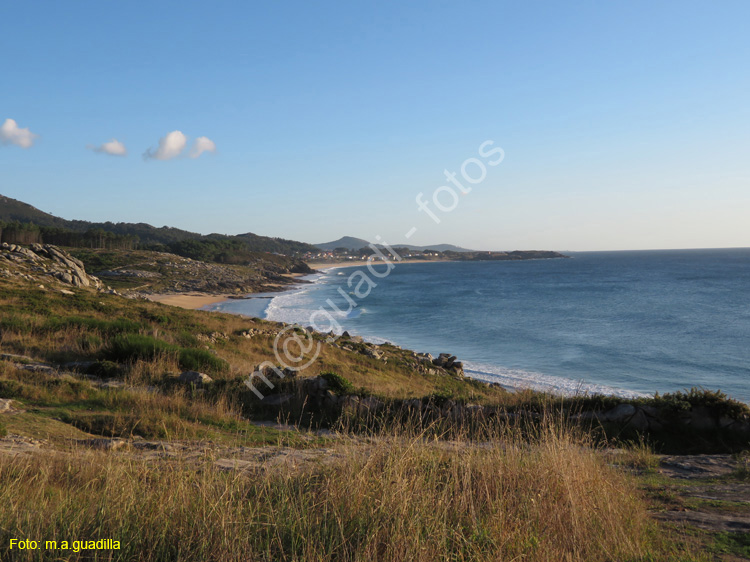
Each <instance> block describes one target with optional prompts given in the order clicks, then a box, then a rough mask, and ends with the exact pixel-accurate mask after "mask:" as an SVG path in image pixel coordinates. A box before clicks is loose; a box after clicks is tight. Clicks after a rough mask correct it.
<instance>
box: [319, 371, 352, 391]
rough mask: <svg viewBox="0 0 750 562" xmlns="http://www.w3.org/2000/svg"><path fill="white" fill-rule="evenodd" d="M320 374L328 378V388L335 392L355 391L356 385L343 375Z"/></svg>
mask: <svg viewBox="0 0 750 562" xmlns="http://www.w3.org/2000/svg"><path fill="white" fill-rule="evenodd" d="M320 376H321V377H322V378H324V379H325V380H326V382H327V383H328V388H329V389H330V390H331V392H333V393H334V394H338V395H343V394H351V393H352V392H353V391H354V385H353V384H352V383H350V382H349V381H348V380H346V379H345V378H344V377H342V376H341V375H338V374H336V373H320Z"/></svg>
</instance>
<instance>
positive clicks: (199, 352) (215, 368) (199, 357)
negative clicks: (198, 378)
mask: <svg viewBox="0 0 750 562" xmlns="http://www.w3.org/2000/svg"><path fill="white" fill-rule="evenodd" d="M180 367H182V368H183V369H186V370H188V371H208V372H211V373H222V372H225V371H227V370H228V369H229V364H228V363H227V362H226V361H224V360H223V359H219V358H218V357H216V356H215V355H214V354H213V353H211V352H210V351H207V350H205V349H192V348H185V349H181V350H180Z"/></svg>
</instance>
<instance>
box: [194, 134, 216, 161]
mask: <svg viewBox="0 0 750 562" xmlns="http://www.w3.org/2000/svg"><path fill="white" fill-rule="evenodd" d="M204 152H216V143H215V142H214V141H212V140H211V139H210V138H208V137H198V138H197V139H195V141H194V142H193V147H192V148H191V149H190V158H198V156H200V155H201V154H203V153H204Z"/></svg>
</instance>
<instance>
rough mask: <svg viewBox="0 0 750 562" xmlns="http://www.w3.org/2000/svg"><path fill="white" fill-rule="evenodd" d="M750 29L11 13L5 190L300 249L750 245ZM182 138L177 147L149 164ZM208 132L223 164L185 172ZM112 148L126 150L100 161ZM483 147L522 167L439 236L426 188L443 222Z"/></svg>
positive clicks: (470, 7) (342, 10)
mask: <svg viewBox="0 0 750 562" xmlns="http://www.w3.org/2000/svg"><path fill="white" fill-rule="evenodd" d="M748 21H750V4H748V3H747V2H739V1H738V2H732V1H721V2H690V1H687V2H686V1H681V2H638V1H629V2H577V3H574V4H571V3H560V2H497V1H495V2H452V3H450V2H409V3H404V2H316V3H312V2H284V3H281V2H267V3H251V2H222V1H216V2H211V3H207V2H203V3H197V2H184V1H183V2H148V3H147V2H135V1H134V2H118V3H114V2H87V1H77V2H65V3H63V2H36V1H33V0H30V1H26V2H5V3H3V4H2V5H0V76H1V77H2V78H1V79H0V125H2V124H3V123H4V122H5V123H6V125H7V122H6V120H7V119H12V120H14V122H15V126H14V127H11V128H8V127H6V128H5V129H3V131H5V132H4V133H2V132H0V140H4V142H2V143H0V193H2V194H4V195H7V196H10V197H14V198H17V199H21V200H24V201H27V202H29V203H31V204H33V205H35V206H37V207H39V208H41V209H43V210H45V211H48V212H51V213H54V214H56V215H60V216H63V217H66V218H78V219H87V220H96V221H99V220H112V221H129V222H149V223H151V224H154V225H156V226H162V225H170V226H177V227H180V228H185V229H188V230H193V231H197V232H203V233H208V232H222V233H228V234H234V233H241V232H248V231H250V232H255V233H258V234H263V235H270V236H281V237H285V238H292V239H298V240H304V241H307V242H322V241H327V240H332V239H335V238H338V237H340V236H342V235H354V236H359V237H362V238H367V239H370V240H373V239H374V238H375V236H376V235H381V236H382V237H383V239H385V240H386V241H387V242H390V243H403V242H405V238H404V234H405V233H406V232H407V231H408V230H410V228H411V227H416V228H417V229H418V230H417V232H416V234H415V235H414V236H413V237H412V238H411V240H410V242H412V243H419V244H421V243H424V244H428V243H438V242H451V243H456V244H460V245H462V246H466V247H471V248H477V249H516V248H517V249H532V248H538V249H557V250H597V249H629V248H633V249H635V248H687V247H725V246H750V228H748V226H747V223H748V219H747V217H748V216H750V189H749V188H750V64H749V63H750V34H748V33H747V22H748ZM23 129H28V130H29V132H30V133H31V134H33V135H37V136H36V137H33V138H32V139H31V140H30V141H28V142H27V141H24V140H23V139H24V138H26V139H28V136H26V137H24V132H23V131H22V130H23ZM19 131H20V132H19ZM174 131H180V132H181V133H182V134H183V135H184V137H185V138H184V145H185V149H184V151H182V152H180V153H179V155H177V156H176V157H174V158H169V159H162V160H160V159H157V158H149V159H144V157H143V154H144V153H145V152H146V151H147V150H149V149H150V150H152V153H151V154H154V151H156V150H158V145H159V141H160V139H164V138H165V137H166V136H167V135H168V133H171V132H174ZM2 135H5V136H2ZM199 137H205V138H206V139H210V142H212V143H214V144H215V151H214V152H212V151H211V150H207V151H205V152H203V153H202V154H200V156H199V157H197V158H190V157H189V155H190V150H191V147H192V146H193V144H194V143H195V140H196V139H197V138H199ZM112 139H116V140H117V141H118V142H119V143H122V145H123V146H124V147H125V148H126V150H127V156H124V157H123V156H112V155H108V154H106V153H104V152H95V151H93V150H91V149H90V148H87V147H94V146H101V145H102V144H103V143H105V142H109V141H111V140H112ZM177 140H178V141H179V140H180V139H177ZM486 140H492V141H493V142H494V143H495V144H494V145H493V146H500V147H502V148H503V149H504V151H505V159H504V160H503V162H502V163H501V164H500V165H498V166H495V167H487V175H486V178H485V179H484V180H483V181H482V182H480V183H479V184H477V185H475V186H473V189H472V191H471V193H469V194H467V195H462V196H461V197H460V199H459V202H458V204H457V205H456V207H455V209H454V210H452V211H450V212H446V213H443V214H441V215H440V217H441V222H440V223H439V224H436V223H435V222H434V221H432V220H431V219H430V218H429V217H428V216H427V214H426V213H425V212H420V211H419V210H418V208H417V204H416V201H415V198H416V196H417V194H419V193H420V192H421V193H423V194H424V197H425V199H426V200H427V201H428V202H429V204H430V206H431V209H432V210H433V211H434V210H435V203H434V202H433V201H432V195H433V194H434V192H435V190H436V189H437V188H439V187H440V186H443V185H445V184H446V180H445V177H444V175H443V171H444V170H445V169H448V170H449V171H458V170H460V167H461V164H462V163H463V162H464V161H465V160H466V159H468V158H472V157H476V156H477V150H478V147H479V145H480V144H481V143H483V142H484V141H486ZM29 142H31V143H32V144H31V146H28V147H26V148H24V147H23V146H22V145H23V144H27V145H28V144H29ZM206 146H210V145H206ZM181 147H182V142H178V143H177V149H179V148H181ZM157 154H158V153H157ZM164 154H166V155H169V154H168V153H164ZM444 201H445V200H444ZM444 204H445V203H444Z"/></svg>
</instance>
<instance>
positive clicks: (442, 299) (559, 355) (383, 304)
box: [220, 249, 750, 402]
mask: <svg viewBox="0 0 750 562" xmlns="http://www.w3.org/2000/svg"><path fill="white" fill-rule="evenodd" d="M571 255H572V256H573V259H558V260H537V261H520V262H444V263H425V264H401V265H397V266H396V267H395V269H393V271H392V272H391V273H390V274H389V275H388V276H387V277H386V278H384V279H378V278H376V277H373V276H372V274H370V273H369V272H367V269H366V268H343V269H338V270H332V271H329V272H327V273H326V274H324V275H320V276H317V281H316V282H315V284H313V285H309V286H306V287H304V288H302V289H298V290H296V291H292V292H290V293H285V294H283V295H281V296H279V297H276V298H274V299H273V300H268V299H265V300H260V299H259V300H251V301H235V302H231V303H223V304H222V305H220V308H221V309H223V310H226V311H227V312H237V313H245V314H253V315H261V314H265V315H267V317H268V318H270V319H272V320H281V321H285V322H298V323H300V324H302V325H304V326H307V325H309V324H311V321H310V315H311V313H313V312H314V311H315V310H318V309H320V308H321V307H323V308H325V309H327V310H329V311H330V310H332V307H331V306H330V305H327V304H326V299H328V298H330V299H332V301H333V302H334V303H336V304H337V305H338V307H339V308H340V309H341V310H343V311H346V310H347V308H349V305H348V304H347V302H346V300H345V298H344V297H342V296H341V294H340V293H338V292H337V290H338V289H339V287H342V288H343V289H344V292H345V294H348V295H349V296H350V298H351V299H352V300H354V301H355V302H356V303H357V306H356V307H355V308H353V310H352V311H351V312H350V313H349V314H346V315H342V314H335V315H334V317H335V320H336V322H337V323H338V324H339V325H340V327H341V329H345V330H348V331H350V332H352V333H356V334H361V335H363V336H365V337H367V338H369V339H371V340H374V341H383V340H388V341H391V342H394V343H397V344H399V345H402V346H404V347H408V348H410V349H415V350H420V351H429V352H431V353H433V354H434V353H439V352H450V353H452V354H454V355H457V356H459V358H460V359H462V360H464V361H466V362H467V363H468V367H469V374H470V375H471V376H475V377H478V378H483V379H486V380H495V381H498V382H501V383H503V384H506V385H508V386H514V387H530V388H540V389H552V390H557V391H561V392H575V391H576V389H582V390H585V391H593V392H597V391H598V392H610V393H615V394H622V395H627V394H630V393H649V394H651V393H653V392H656V391H658V392H667V391H674V390H681V389H685V388H690V387H692V386H701V387H705V388H710V389H717V388H720V389H721V390H723V391H724V392H727V393H728V394H729V395H730V396H733V397H735V398H738V399H741V400H743V401H746V402H750V249H727V250H678V251H648V252H643V251H638V252H587V253H575V254H571ZM356 270H361V271H364V272H366V273H367V275H368V276H369V277H370V278H371V279H372V280H373V281H374V282H376V283H377V287H374V288H372V290H371V291H370V293H369V295H368V296H366V297H365V298H362V299H359V298H358V297H357V296H356V295H353V294H352V292H353V287H354V286H355V284H356V282H359V281H360V279H361V278H356V279H354V280H353V281H354V282H353V283H352V287H349V286H348V284H347V281H348V279H349V276H350V275H352V273H353V272H354V271H356ZM377 270H378V271H383V270H384V265H382V264H381V265H379V266H377ZM269 303H270V305H269ZM266 305H268V306H266ZM316 318H317V319H318V322H317V324H318V326H319V327H321V328H326V327H327V325H326V322H325V321H324V320H323V315H322V314H318V316H317V317H316Z"/></svg>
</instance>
